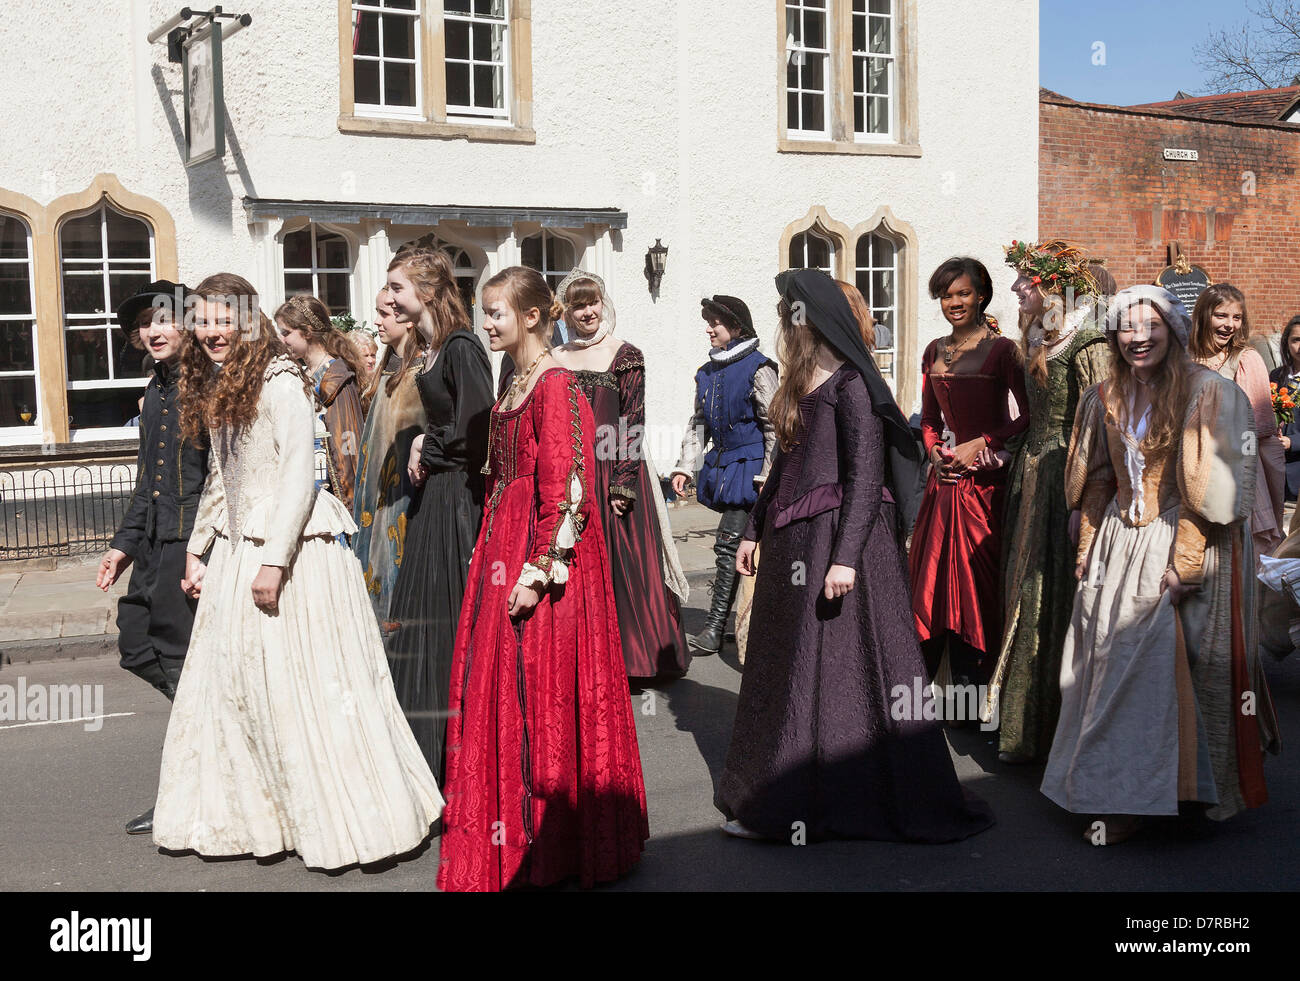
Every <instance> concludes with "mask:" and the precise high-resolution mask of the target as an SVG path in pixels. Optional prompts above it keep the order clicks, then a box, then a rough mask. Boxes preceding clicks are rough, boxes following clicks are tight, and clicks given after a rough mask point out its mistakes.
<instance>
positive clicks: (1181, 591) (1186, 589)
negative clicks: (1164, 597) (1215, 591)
mask: <svg viewBox="0 0 1300 981" xmlns="http://www.w3.org/2000/svg"><path fill="white" fill-rule="evenodd" d="M1199 588H1200V587H1199V586H1196V585H1191V586H1184V585H1183V581H1182V579H1180V578H1179V576H1178V573H1177V572H1175V571H1174V570H1173V569H1166V570H1165V577H1164V579H1162V580H1161V581H1160V592H1162V593H1163V592H1166V591H1168V593H1169V602H1171V603H1173V604H1174V606H1177V605H1178V604H1179V603H1181V602H1182V601H1183V597H1184V596H1186V595H1187V594H1188V593H1194V592H1196V591H1197V590H1198V589H1199Z"/></svg>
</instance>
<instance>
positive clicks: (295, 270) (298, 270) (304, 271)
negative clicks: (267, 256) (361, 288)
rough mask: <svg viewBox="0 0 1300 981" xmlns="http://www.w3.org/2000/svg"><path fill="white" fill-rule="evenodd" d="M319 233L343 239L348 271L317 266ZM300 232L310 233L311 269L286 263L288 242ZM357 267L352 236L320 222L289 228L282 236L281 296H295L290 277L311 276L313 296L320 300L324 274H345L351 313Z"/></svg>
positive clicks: (354, 301) (353, 306) (354, 302)
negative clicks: (290, 285)
mask: <svg viewBox="0 0 1300 981" xmlns="http://www.w3.org/2000/svg"><path fill="white" fill-rule="evenodd" d="M318 231H324V232H327V233H328V234H330V235H336V236H338V237H339V238H341V239H343V244H344V245H345V246H346V247H347V250H348V265H347V268H346V269H340V268H336V267H334V266H318V265H316V234H317V232H318ZM299 232H308V233H309V234H310V240H309V242H308V245H309V248H310V252H309V254H310V256H311V266H310V268H302V267H298V266H292V267H291V266H289V265H288V264H287V262H286V257H285V249H286V247H287V245H288V242H287V240H288V238H289V236H290V235H296V234H298V233H299ZM355 265H356V252H355V245H354V243H353V241H352V238H351V236H349V235H345V234H344V233H343V232H340V231H338V230H337V229H334V228H330V227H329V226H323V225H321V224H319V223H318V222H314V221H309V222H307V224H305V225H299V226H297V227H296V228H287V229H285V230H284V231H283V232H282V233H281V234H280V291H281V295H282V296H283V297H284V299H285V300H287V299H289V297H290V296H292V295H294V294H292V293H290V292H289V277H290V276H311V295H312V296H314V297H316V298H317V299H320V296H321V291H320V277H321V275H322V274H329V275H339V274H344V275H346V276H347V277H348V306H347V309H348V311H349V312H351V311H352V310H353V309H355V306H356V293H357V291H356V284H355V283H354V282H353V268H354V267H355ZM321 302H322V303H324V302H325V301H324V300H321ZM331 316H338V314H331Z"/></svg>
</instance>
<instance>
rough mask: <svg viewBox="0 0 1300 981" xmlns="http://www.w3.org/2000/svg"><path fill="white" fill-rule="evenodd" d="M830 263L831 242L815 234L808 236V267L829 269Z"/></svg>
mask: <svg viewBox="0 0 1300 981" xmlns="http://www.w3.org/2000/svg"><path fill="white" fill-rule="evenodd" d="M830 264H831V244H830V243H829V242H827V241H826V240H825V239H824V238H819V237H818V236H816V235H809V236H808V268H809V269H829V268H830Z"/></svg>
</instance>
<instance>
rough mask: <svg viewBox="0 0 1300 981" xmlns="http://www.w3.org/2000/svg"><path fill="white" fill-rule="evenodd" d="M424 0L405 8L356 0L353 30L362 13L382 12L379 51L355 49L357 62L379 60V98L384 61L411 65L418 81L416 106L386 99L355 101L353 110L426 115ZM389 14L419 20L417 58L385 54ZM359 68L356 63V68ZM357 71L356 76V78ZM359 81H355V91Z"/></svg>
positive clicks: (368, 113)
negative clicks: (370, 101) (357, 50)
mask: <svg viewBox="0 0 1300 981" xmlns="http://www.w3.org/2000/svg"><path fill="white" fill-rule="evenodd" d="M423 7H424V0H416V3H415V9H414V10H403V9H402V8H400V7H386V6H382V5H381V4H380V2H370V3H355V2H354V3H353V4H352V30H353V31H354V32H355V31H357V30H358V29H359V27H360V16H359V15H360V14H363V13H365V14H378V15H379V18H380V19H379V54H377V55H362V54H357V53H356V52H355V51H353V53H352V62H353V65H354V66H355V64H356V62H358V61H372V62H377V63H378V64H379V98H380V99H383V98H384V71H385V69H384V64H385V63H386V62H392V63H394V64H400V65H411V66H412V75H413V76H414V81H415V105H414V106H390V105H386V104H384V103H382V102H381V103H379V104H373V103H369V102H361V101H355V102H354V103H353V112H354V113H356V114H357V115H358V116H377V117H380V118H383V119H423V118H424V77H423V65H424V49H423V43H424V39H423V37H422V35H423V34H424V30H423V27H424V24H423V19H424V13H423ZM385 17H409V18H412V19H414V21H415V29H414V34H415V57H414V58H393V57H389V56H387V55H385V54H384V21H383V18H385ZM355 71H356V69H355V67H353V72H354V73H355ZM355 77H356V76H355V74H354V75H353V78H354V79H355ZM355 84H356V83H355V81H354V82H353V85H354V91H355Z"/></svg>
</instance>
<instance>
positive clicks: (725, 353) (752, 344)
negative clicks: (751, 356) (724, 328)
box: [709, 337, 758, 364]
mask: <svg viewBox="0 0 1300 981" xmlns="http://www.w3.org/2000/svg"><path fill="white" fill-rule="evenodd" d="M756 347H758V338H757V337H751V338H750V339H749V340H747V341H741V342H740V343H739V344H737V345H736V346H735V347H733V348H714V349H713V350H711V351H710V352H709V360H710V361H716V362H718V363H719V364H726V363H727V362H728V361H735V360H737V359H739V358H743V357H744V356H745V355H746V354H748V353H749V352H750V351H752V350H754V348H756Z"/></svg>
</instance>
